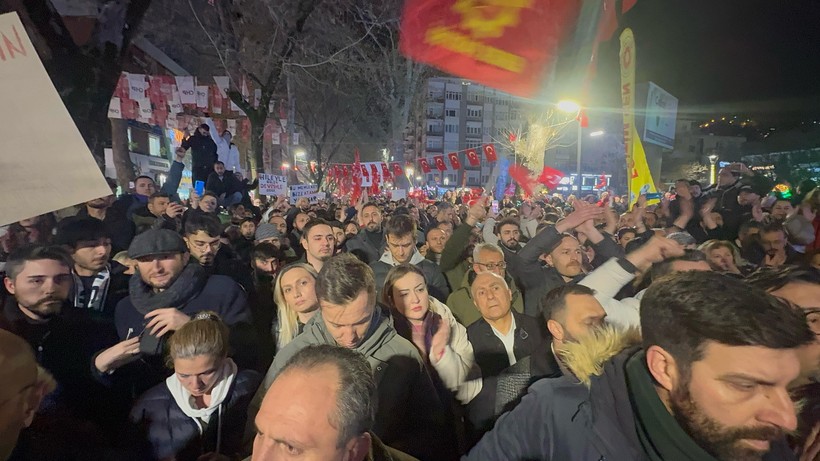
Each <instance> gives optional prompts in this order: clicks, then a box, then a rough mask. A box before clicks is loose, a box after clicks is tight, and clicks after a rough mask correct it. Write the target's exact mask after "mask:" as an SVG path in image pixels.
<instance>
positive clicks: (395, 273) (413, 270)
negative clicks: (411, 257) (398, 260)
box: [381, 264, 427, 308]
mask: <svg viewBox="0 0 820 461" xmlns="http://www.w3.org/2000/svg"><path fill="white" fill-rule="evenodd" d="M407 274H417V275H420V276H421V278H422V280H424V283H425V285H426V284H427V277H425V276H424V272H422V271H421V269H419V268H418V267H416V266H415V265H413V264H399V265H398V266H393V267H392V268H390V271H389V272H387V276H386V277H385V278H384V287H383V288H382V299H381V301H382V303H384V305H385V306H389V307H391V308H393V307H395V306H396V301H395V300H394V299H393V285H395V284H396V281H397V280H398V279H400V278H402V277H404V276H405V275H407Z"/></svg>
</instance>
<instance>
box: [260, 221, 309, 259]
mask: <svg viewBox="0 0 820 461" xmlns="http://www.w3.org/2000/svg"><path fill="white" fill-rule="evenodd" d="M255 237H256V242H255V243H256V245H259V244H260V243H270V244H272V245H273V246H275V247H276V248H279V249H280V250H282V252H283V253H284V254H285V261H286V262H289V263H290V262H293V261H296V260H297V259H299V258H298V257H297V256H296V252H295V251H293V248H290V247H289V246H288V245H287V242H288V239H283V238H282V233H281V232H279V229H277V228H276V226H275V225H273V224H269V223H259V227H257V228H256V235H255Z"/></svg>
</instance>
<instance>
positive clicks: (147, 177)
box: [134, 174, 156, 185]
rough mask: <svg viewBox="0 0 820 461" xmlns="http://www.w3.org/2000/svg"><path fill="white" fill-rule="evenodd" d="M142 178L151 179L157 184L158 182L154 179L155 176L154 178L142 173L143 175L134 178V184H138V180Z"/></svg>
mask: <svg viewBox="0 0 820 461" xmlns="http://www.w3.org/2000/svg"><path fill="white" fill-rule="evenodd" d="M140 179H148V180H150V181H151V182H152V183H154V184H156V182H155V181H154V178H152V177H150V176H146V175H144V174H141V175H139V176H137V177H136V178H134V185H136V184H137V181H139V180H140Z"/></svg>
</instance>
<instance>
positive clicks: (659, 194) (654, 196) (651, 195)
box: [646, 192, 663, 200]
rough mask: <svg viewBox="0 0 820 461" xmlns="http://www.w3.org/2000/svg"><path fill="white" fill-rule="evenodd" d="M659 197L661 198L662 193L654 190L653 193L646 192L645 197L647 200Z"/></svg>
mask: <svg viewBox="0 0 820 461" xmlns="http://www.w3.org/2000/svg"><path fill="white" fill-rule="evenodd" d="M661 198H663V194H661V193H660V192H654V193H651V194H646V199H647V200H656V199H661Z"/></svg>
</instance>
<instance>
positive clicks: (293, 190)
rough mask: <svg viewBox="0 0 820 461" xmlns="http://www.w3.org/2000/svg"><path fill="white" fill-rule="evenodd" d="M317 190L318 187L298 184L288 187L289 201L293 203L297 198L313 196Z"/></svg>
mask: <svg viewBox="0 0 820 461" xmlns="http://www.w3.org/2000/svg"><path fill="white" fill-rule="evenodd" d="M318 190H319V186H316V185H314V184H300V185H296V186H290V200H291V201H295V200H296V199H298V198H299V197H303V196H306V195H311V194H315V193H316V192H317V191H318Z"/></svg>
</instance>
